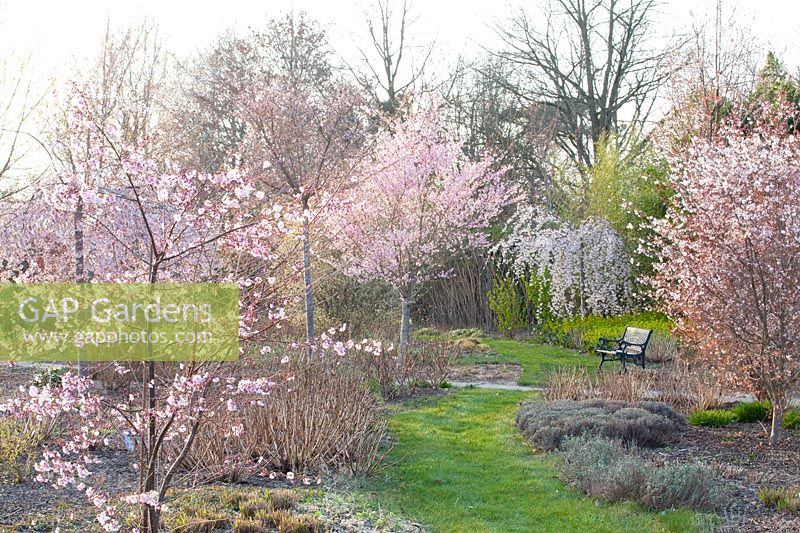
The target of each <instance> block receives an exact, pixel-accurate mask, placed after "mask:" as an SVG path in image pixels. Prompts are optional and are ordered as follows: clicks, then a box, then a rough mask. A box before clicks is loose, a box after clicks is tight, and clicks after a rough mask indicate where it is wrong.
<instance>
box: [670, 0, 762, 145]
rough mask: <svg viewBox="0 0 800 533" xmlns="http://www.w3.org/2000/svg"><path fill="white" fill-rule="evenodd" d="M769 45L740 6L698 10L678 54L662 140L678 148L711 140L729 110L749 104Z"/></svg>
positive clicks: (716, 6)
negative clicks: (696, 140)
mask: <svg viewBox="0 0 800 533" xmlns="http://www.w3.org/2000/svg"><path fill="white" fill-rule="evenodd" d="M709 15H710V16H709ZM709 21H713V23H710V22H709ZM764 49H765V46H764V43H763V42H761V41H760V40H759V39H758V38H757V37H756V36H755V35H753V32H752V29H751V28H750V27H749V26H748V25H747V24H746V23H743V21H742V17H741V16H739V14H738V13H737V12H736V9H735V8H732V7H731V8H729V7H727V6H726V5H725V4H724V2H722V0H717V2H715V4H714V6H713V13H711V14H708V13H703V14H695V16H694V20H693V22H692V29H691V33H690V38H689V42H688V44H687V46H686V47H685V48H684V49H683V50H682V53H681V54H679V55H676V56H674V57H673V58H672V62H673V65H672V67H671V68H670V72H671V73H672V78H671V79H670V81H669V83H668V84H667V91H666V100H667V103H668V104H669V109H670V112H669V114H668V115H667V117H666V118H665V119H664V120H663V121H662V123H661V124H660V127H659V128H658V130H659V135H660V136H661V137H662V139H665V138H666V139H665V140H666V141H667V142H669V143H672V144H673V146H675V145H676V144H677V145H679V144H682V143H685V142H687V141H688V140H689V139H691V138H692V137H693V136H695V135H699V136H702V137H705V138H710V136H712V135H713V133H714V132H715V131H716V128H717V125H718V123H719V119H720V118H721V114H722V113H723V112H724V109H725V108H729V107H730V106H731V105H732V104H733V105H735V104H739V103H741V102H743V101H744V100H745V99H746V98H747V95H748V94H750V92H751V91H752V90H753V88H754V87H755V85H756V82H757V78H758V69H759V61H760V60H761V59H762V58H763V56H762V54H763V51H764ZM698 118H701V120H700V121H698ZM667 137H668V138H667Z"/></svg>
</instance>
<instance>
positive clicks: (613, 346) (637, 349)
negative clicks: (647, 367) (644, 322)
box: [595, 326, 653, 371]
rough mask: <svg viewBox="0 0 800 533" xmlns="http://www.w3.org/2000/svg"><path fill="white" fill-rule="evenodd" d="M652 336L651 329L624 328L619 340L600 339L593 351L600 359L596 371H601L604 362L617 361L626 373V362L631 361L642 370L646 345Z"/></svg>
mask: <svg viewBox="0 0 800 533" xmlns="http://www.w3.org/2000/svg"><path fill="white" fill-rule="evenodd" d="M652 334H653V330H651V329H641V328H633V327H631V326H626V327H625V332H624V333H623V334H622V337H620V338H619V339H609V338H606V337H600V340H599V341H598V344H597V349H596V350H595V351H596V352H597V353H599V354H600V356H601V357H602V359H601V360H600V367H599V368H598V370H602V368H603V363H605V362H606V361H619V362H620V363H622V369H623V370H625V371H627V370H628V368H627V367H626V366H625V362H626V360H632V361H633V362H634V363H637V364H639V365H640V366H641V367H642V368H644V363H645V359H646V353H647V343H649V342H650V336H651V335H652Z"/></svg>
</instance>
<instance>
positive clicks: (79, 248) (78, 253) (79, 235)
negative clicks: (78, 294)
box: [72, 197, 89, 377]
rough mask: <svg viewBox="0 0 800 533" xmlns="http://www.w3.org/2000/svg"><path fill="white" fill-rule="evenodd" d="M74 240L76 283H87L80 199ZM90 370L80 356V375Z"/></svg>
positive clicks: (74, 213) (83, 375) (73, 219)
mask: <svg viewBox="0 0 800 533" xmlns="http://www.w3.org/2000/svg"><path fill="white" fill-rule="evenodd" d="M72 228H73V238H74V240H75V242H74V245H75V283H86V259H85V258H84V254H83V200H81V198H80V197H78V202H77V204H76V205H75V211H74V212H73V214H72ZM88 373H89V369H88V367H87V366H86V363H81V360H80V356H78V375H80V376H81V377H86V376H87V375H88Z"/></svg>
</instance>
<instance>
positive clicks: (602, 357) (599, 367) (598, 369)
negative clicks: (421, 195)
mask: <svg viewBox="0 0 800 533" xmlns="http://www.w3.org/2000/svg"><path fill="white" fill-rule="evenodd" d="M605 362H606V354H604V353H601V354H600V366H598V367H597V371H598V372H599V371H600V370H603V363H605Z"/></svg>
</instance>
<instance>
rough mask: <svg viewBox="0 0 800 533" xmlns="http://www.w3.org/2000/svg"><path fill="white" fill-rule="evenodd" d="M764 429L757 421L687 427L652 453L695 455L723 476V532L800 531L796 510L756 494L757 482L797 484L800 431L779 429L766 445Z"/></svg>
mask: <svg viewBox="0 0 800 533" xmlns="http://www.w3.org/2000/svg"><path fill="white" fill-rule="evenodd" d="M766 429H767V428H764V427H762V426H761V425H760V424H733V425H731V426H728V427H725V428H705V427H692V426H686V427H684V428H682V429H681V430H680V440H679V441H678V442H677V443H676V444H675V445H673V446H671V447H670V448H662V449H657V450H653V451H652V454H653V455H652V458H653V459H655V460H656V461H659V460H664V461H672V460H676V461H692V460H699V461H702V462H704V463H706V464H708V465H710V466H712V467H713V468H714V469H715V470H716V471H717V472H718V473H719V476H720V477H722V478H723V479H725V480H726V483H725V486H726V490H727V491H728V492H727V493H726V494H727V496H728V497H727V498H726V501H727V502H728V505H727V507H726V508H725V509H724V511H722V512H721V513H720V514H721V515H722V516H724V518H725V524H724V525H723V528H722V530H723V531H747V532H765V531H782V532H783V531H785V532H789V531H799V532H800V513H786V512H782V511H775V510H772V509H767V508H766V507H764V504H763V503H762V502H761V500H759V499H758V491H759V489H760V488H762V487H770V488H776V487H800V431H793V430H789V431H784V433H783V440H782V441H781V442H780V443H779V444H777V445H776V446H774V447H770V446H769V444H768V434H767V431H766Z"/></svg>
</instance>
